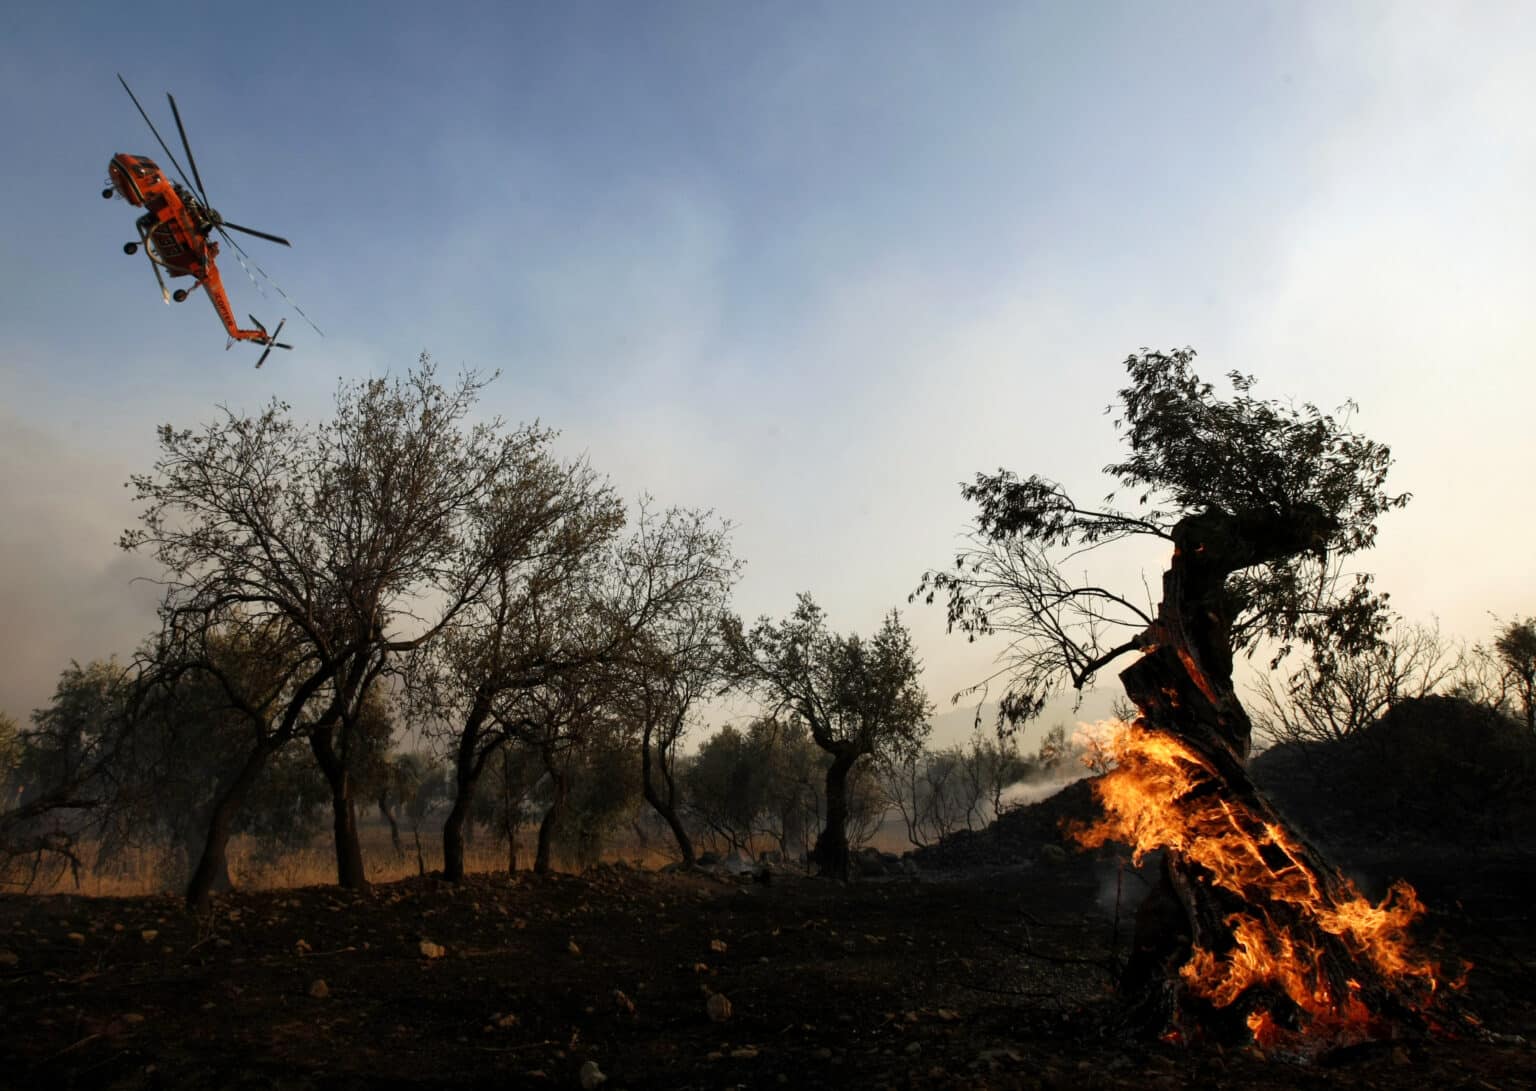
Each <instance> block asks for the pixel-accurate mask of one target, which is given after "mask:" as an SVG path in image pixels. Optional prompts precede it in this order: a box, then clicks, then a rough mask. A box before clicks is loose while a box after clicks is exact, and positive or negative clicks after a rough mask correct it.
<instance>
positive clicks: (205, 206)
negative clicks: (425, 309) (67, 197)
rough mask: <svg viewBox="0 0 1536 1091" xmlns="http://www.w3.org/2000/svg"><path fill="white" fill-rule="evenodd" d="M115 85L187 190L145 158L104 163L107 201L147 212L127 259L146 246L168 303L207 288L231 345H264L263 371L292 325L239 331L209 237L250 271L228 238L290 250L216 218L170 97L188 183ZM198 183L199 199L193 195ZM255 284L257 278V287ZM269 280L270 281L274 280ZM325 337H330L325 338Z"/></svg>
mask: <svg viewBox="0 0 1536 1091" xmlns="http://www.w3.org/2000/svg"><path fill="white" fill-rule="evenodd" d="M117 80H118V82H119V83H121V84H122V85H123V90H124V91H127V92H128V97H129V98H130V99H132V100H133V104H134V106H136V107H138V110H139V116H140V117H142V118H143V119H144V123H145V124H146V125H148V126H149V131H150V132H152V133H154V134H155V139H156V140H158V141H159V142H160V147H161V148H162V149H163V150H164V151H165V154H166V158H168V159H169V160H170V161H171V165H172V166H174V167H175V168H176V173H177V174H179V175H181V181H182V183H185V185H183V184H181V183H178V182H176V181H174V180H172V179H169V178H167V177H166V176H165V175H164V174H163V173H162V172H161V170H160V168H159V166H157V165H156V163H155V161H154V160H153V159H150V158H149V157H148V156H144V155H128V154H126V153H124V152H119V153H117V154H116V155H114V156H113V157H112V161H111V162H110V163H108V164H107V173H108V174H109V175H110V177H111V180H112V184H111V185H110V186H109V187H107V188H106V189H104V190H102V191H101V195H102V196H103V197H105V198H107V199H108V200H110V199H111V198H112V197H113V196H120V197H122V198H123V199H124V200H126V201H127V202H128V203H129V204H131V205H133V206H134V207H135V208H142V209H144V210H145V211H144V214H143V215H142V216H140V217H139V218H138V221H137V223H136V224H135V226H136V227H137V228H138V232H139V241H138V242H130V243H124V244H123V253H125V254H135V253H137V252H138V249H139V247H140V246H143V247H144V253H145V255H146V256H147V257H148V258H149V265H150V268H151V269H153V270H154V273H155V280H156V282H158V283H159V285H160V295H161V297H162V298H163V299H164V300H165V302H167V303H169V302H171V301H172V300H175V301H176V302H177V303H181V302H182V301H184V300H185V299H186V298H187V296H188V295H189V294H190V293H192V292H195V291H196V290H197V289H198V288H202V289H203V291H204V293H205V294H206V295H207V296H208V299H209V301H210V302H211V303H212V304H213V309H214V310H215V311H217V312H218V315H219V319H220V321H222V322H223V323H224V329H225V331H226V332H228V334H229V338H230V343H231V344H233V343H234V342H236V341H254V342H256V343H257V344H258V345H262V346H265V348H264V351H263V352H262V354H261V358H260V359H259V360H257V361H256V366H257V367H260V366H261V365H262V364H264V363H266V362H267V356H268V354H269V353H271V351H272V350H273V349H275V348H279V349H290V348H292V347H293V346H292V345H286V344H284V343H283V342H281V341H279V340H278V339H277V338H278V335H279V334H281V333H282V332H283V325H284V323H285V322H286V321H287V319H283V320H282V321H280V322H278V324H277V329H275V330H273V331H272V332H271V333H268V332H267V327H266V326H264V325H262V324H261V322H260V321H258V320H257V318H256V316H255V315H251V316H250V319H251V323H252V324H253V325H254V326H255V327H256V328H255V329H253V330H245V329H241V328H240V324H239V323H238V322H236V321H235V312H234V309H233V308H231V307H230V305H229V296H228V295H227V294H226V293H225V291H224V282H223V280H222V279H221V278H220V277H219V267H218V264H217V260H216V259H217V258H218V256H219V244H218V242H216V241H215V240H213V239H212V238H210V237H209V236H211V235H212V234H213V233H214V232H218V234H219V236H220V237H221V238H223V240H224V241H225V242H226V243H228V244H229V245H230V246H232V247H233V248H234V250H235V252H236V254H237V255H239V260H240V262H241V264H242V265H245V262H246V259H247V258H249V255H247V254H246V252H245V250H244V248H242V247H241V245H240V244H239V243H238V242H236V241H235V239H234V238H233V237H231V236H230V234H229V233H230V232H231V231H241V232H244V233H245V234H247V235H254V236H255V237H256V238H258V239H266V240H267V241H268V242H275V243H278V244H279V245H282V246H291V245H293V244H292V243H290V242H289V241H288V240H287V239H285V238H282V237H281V236H279V235H269V234H267V232H265V231H257V230H256V229H255V228H251V227H242V226H240V225H239V224H236V223H230V222H229V221H228V220H226V219H224V217H223V216H220V215H219V213H218V211H217V210H216V209H214V208H213V207H212V206H211V205H210V204H209V203H208V193H207V191H206V190H205V189H204V188H203V179H202V176H201V175H200V174H199V173H198V170H197V159H196V158H195V157H194V156H193V155H192V145H191V144H189V143H188V142H187V130H186V129H185V128H184V127H183V126H182V124H181V111H180V110H178V109H177V108H176V99H175V98H174V97H172V96H171V95H169V94H167V95H166V96H165V97H166V98H168V99H170V102H171V114H172V116H174V117H175V119H176V131H177V132H178V133H179V134H180V135H181V146H182V148H183V149H185V151H186V153H187V162H188V163H189V164H190V165H191V167H192V178H191V179H188V178H187V172H186V171H184V170H182V169H181V164H180V163H178V162H177V161H176V156H175V154H174V153H173V152H172V151H171V149H170V148H169V147H168V146H167V145H166V143H165V140H164V139H163V138H162V137H161V136H160V131H159V130H158V129H156V128H155V123H154V122H153V121H150V120H149V115H148V114H147V113H145V112H144V107H143V106H142V105H140V104H139V99H138V96H137V95H135V94H134V93H133V89H132V88H130V87H129V86H128V81H127V80H125V79H123V77H122V76H121V75H119V76H118V77H117ZM194 183H195V190H196V192H194ZM251 265H255V262H254V261H252V262H251ZM162 269H163V270H165V272H166V274H168V275H169V276H170V277H171V278H172V279H175V278H176V277H192V278H193V281H194V283H193V285H192V286H191V287H190V288H178V289H176V290H175V291H174V292H169V291H167V290H166V287H165V278H164V277H163V276H161V272H160V271H161V270H162ZM256 269H257V271H258V272H261V274H262V276H266V273H265V272H264V271H263V270H262V269H261V267H260V266H259V265H257V266H256ZM247 273H249V268H247ZM254 279H255V278H254V277H253V278H252V280H253V281H254ZM267 279H268V280H271V278H270V277H268V278H267ZM272 286H273V287H274V288H277V291H278V293H279V294H280V295H282V296H283V298H284V299H285V300H287V301H288V303H289V305H290V306H292V307H293V309H294V310H295V311H298V313H299V314H300V315H302V316H303V317H304V320H305V321H306V322H309V324H310V326H311V327H312V328H313V329H314V330H315V332H316V333H320V328H319V327H318V326H316V325H315V324H314V323H313V322H311V321H310V320H309V316H308V315H305V314H304V312H303V311H302V310H299V308H298V305H297V304H295V303H294V302H293V300H291V299H288V296H287V293H285V292H283V290H282V288H280V287H278V286H277V283H276V282H275V281H273V282H272ZM259 287H260V286H259V285H258V288H259ZM321 336H322V337H323V336H325V335H324V334H323V333H321Z"/></svg>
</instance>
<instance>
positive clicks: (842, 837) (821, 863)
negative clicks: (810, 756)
mask: <svg viewBox="0 0 1536 1091" xmlns="http://www.w3.org/2000/svg"><path fill="white" fill-rule="evenodd" d="M858 758H859V755H858V754H855V753H851V752H849V751H842V752H840V753H835V754H834V755H833V757H832V764H831V765H829V766H828V767H827V824H826V825H825V826H824V827H823V828H822V831H821V836H819V837H817V838H816V847H815V849H813V850H812V851H811V859H812V860H813V861H814V862H815V864H816V870H817V871H819V872H820V873H821V874H823V875H827V876H830V877H832V878H834V879H846V878H848V774H849V772H851V771H852V769H853V763H854V762H856V761H857V760H858Z"/></svg>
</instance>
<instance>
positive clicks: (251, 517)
mask: <svg viewBox="0 0 1536 1091" xmlns="http://www.w3.org/2000/svg"><path fill="white" fill-rule="evenodd" d="M484 385H485V384H484V381H482V380H481V379H479V378H478V377H476V376H474V375H473V374H467V375H465V376H464V377H463V378H462V379H461V380H460V381H459V383H458V384H457V385H456V386H454V387H445V386H444V385H443V384H441V383H439V382H438V380H437V378H436V374H435V368H434V366H433V364H432V363H431V361H430V359H428V358H427V357H426V356H425V355H423V357H422V359H421V364H420V366H419V368H418V369H416V370H414V371H412V372H410V373H409V374H408V375H406V376H405V377H404V378H397V379H393V380H391V379H370V380H366V381H362V382H358V383H354V384H343V385H342V386H340V387H339V389H338V391H337V394H336V412H335V415H334V417H333V418H332V419H331V420H330V421H328V422H326V423H325V424H322V425H318V426H307V425H302V424H300V423H298V422H296V421H294V420H293V419H292V417H291V416H290V409H289V407H288V406H287V405H286V404H285V403H282V402H276V401H274V402H273V403H272V404H271V405H270V406H269V407H268V408H267V409H265V410H264V411H262V412H261V413H258V414H255V415H249V414H243V413H237V412H235V411H233V410H229V409H225V410H223V411H222V416H221V417H220V419H218V420H216V421H214V422H213V423H211V424H208V425H206V426H204V427H203V428H202V429H200V430H196V431H194V430H178V429H174V428H171V427H170V426H165V427H163V428H162V429H161V430H160V450H161V453H160V457H159V459H158V460H157V462H156V464H155V467H154V470H153V471H152V472H151V473H148V474H142V475H136V476H135V477H134V478H133V479H132V481H131V484H132V485H133V487H134V490H135V495H136V498H137V499H138V500H139V501H140V502H142V503H143V505H144V509H143V512H142V514H141V516H140V526H139V527H138V528H137V529H133V530H129V531H127V532H125V533H124V535H123V545H124V547H125V548H128V549H139V550H143V551H145V552H147V553H149V554H150V555H152V556H153V557H154V558H155V559H156V560H157V561H158V562H159V564H160V566H161V570H162V577H161V579H162V582H163V583H164V585H165V589H166V590H165V595H164V599H163V602H162V606H161V614H162V620H163V627H164V630H165V635H164V637H163V643H164V644H165V645H166V646H168V647H172V648H176V649H178V650H177V657H178V658H179V660H180V661H181V662H182V663H183V664H190V663H199V664H200V669H204V670H208V671H210V672H211V673H213V674H215V675H216V676H219V675H220V672H219V671H218V668H217V666H216V664H212V663H211V662H209V661H208V660H207V657H206V656H203V654H202V653H203V650H204V649H205V648H206V647H207V645H208V642H207V641H206V640H205V639H204V638H203V634H205V633H206V632H208V631H210V630H213V629H217V628H221V627H228V626H229V625H243V626H245V627H246V628H247V629H248V631H250V632H251V633H252V634H255V635H256V636H257V637H259V639H260V640H261V641H263V642H265V644H266V645H268V646H270V647H271V648H273V650H274V652H275V659H276V661H277V662H279V663H281V664H283V665H284V667H283V671H282V674H281V677H280V678H279V679H278V681H277V684H275V685H272V686H266V687H257V689H256V690H254V691H253V690H246V689H242V688H241V686H240V685H239V682H240V680H239V679H237V678H232V677H228V676H221V682H223V683H225V684H226V685H225V688H226V690H227V693H228V696H229V698H230V701H231V704H232V706H233V707H236V708H238V709H240V710H242V711H243V712H244V713H245V714H246V715H248V716H249V717H251V719H252V722H253V724H256V723H260V724H262V725H264V726H262V727H260V728H259V732H260V735H259V739H258V741H257V742H256V743H255V744H254V745H253V746H252V747H251V749H250V750H249V752H248V755H247V760H246V761H245V763H244V764H243V765H242V768H241V770H240V771H239V773H238V774H237V775H236V776H235V778H233V780H232V782H231V783H230V785H229V787H228V788H227V789H226V791H225V793H224V795H223V797H221V799H220V801H219V802H218V804H217V805H216V806H215V808H214V816H213V823H212V831H211V834H210V841H209V849H208V850H207V851H205V853H204V856H205V863H204V864H203V865H200V866H199V869H198V870H197V872H195V873H194V876H193V879H192V881H191V883H190V884H189V890H188V898H189V900H190V901H192V902H194V903H197V902H200V901H201V900H203V899H204V898H206V895H207V890H208V886H209V884H210V882H211V878H212V874H213V872H212V870H211V869H212V868H213V867H215V866H216V863H217V862H216V861H215V860H212V859H209V853H214V854H217V853H222V851H223V842H222V838H224V837H227V832H228V829H229V827H230V823H231V821H232V818H233V814H234V812H235V810H237V809H238V807H239V805H240V802H241V801H242V800H243V799H244V797H245V795H246V793H247V792H248V791H249V789H250V785H251V784H252V783H253V782H254V779H255V777H256V775H257V774H258V773H259V771H260V769H261V766H262V765H263V764H264V763H265V762H266V760H267V759H268V758H269V757H270V756H271V755H272V754H273V753H275V752H276V751H277V750H278V749H281V748H282V747H284V746H286V745H288V744H289V743H290V742H293V741H294V740H296V739H301V738H302V739H304V740H306V741H307V742H308V743H309V746H310V749H311V751H312V752H313V754H314V757H315V760H316V761H317V763H318V764H319V766H320V768H321V770H322V772H323V773H324V774H325V777H326V779H327V781H328V783H329V785H330V788H331V795H332V811H333V829H334V833H335V842H336V854H337V879H338V881H339V882H340V883H341V884H342V885H343V886H350V887H360V886H363V885H365V884H366V879H365V876H364V872H363V860H362V850H361V846H360V844H359V841H358V837H357V816H356V808H355V802H354V786H353V780H352V776H353V769H354V763H353V761H352V758H353V751H354V750H355V749H356V748H357V747H358V746H359V745H361V743H360V740H359V731H360V730H361V727H362V723H363V721H362V717H363V715H364V706H365V702H366V701H367V698H368V694H369V693H370V691H371V690H372V688H373V686H374V685H375V684H376V683H377V682H378V681H379V679H380V678H382V677H383V676H384V674H385V673H386V671H387V670H388V669H389V668H390V667H391V665H392V663H393V662H394V660H395V659H396V657H398V656H400V655H401V654H403V653H405V652H408V651H410V650H412V649H414V648H417V647H419V646H421V645H422V644H424V643H426V642H428V641H430V640H431V639H433V638H434V637H435V636H437V635H438V633H439V632H441V631H442V629H443V628H444V627H445V626H446V625H447V624H448V623H449V622H450V621H451V620H452V619H453V618H454V617H456V616H457V615H458V613H459V612H460V611H461V610H462V609H463V608H464V607H465V605H466V604H467V603H469V602H471V601H473V600H475V598H476V597H477V596H478V595H479V594H480V593H481V592H482V590H483V589H484V587H485V584H486V582H487V580H488V579H489V578H490V577H491V575H492V573H493V571H494V569H493V568H492V567H491V566H490V565H489V564H488V563H487V562H488V559H489V558H490V557H491V556H492V555H493V553H494V547H495V544H496V543H495V542H494V541H493V540H487V538H486V537H485V534H484V531H485V523H484V521H483V520H481V519H480V518H478V516H479V515H480V513H481V512H482V511H483V510H484V509H485V508H486V507H488V506H490V505H492V504H493V503H494V501H495V500H496V498H497V496H498V495H499V494H500V493H501V491H502V490H503V489H504V488H505V487H506V486H507V483H508V481H509V480H515V479H516V477H517V474H518V471H519V468H520V467H521V466H522V465H524V464H525V463H526V462H527V461H528V459H530V458H533V457H537V456H538V454H539V453H540V452H541V451H542V449H543V446H544V444H545V442H546V439H547V433H546V432H544V431H543V430H541V429H538V428H527V427H525V428H520V429H518V430H515V431H511V432H509V431H507V430H506V429H505V428H504V427H503V426H502V424H501V422H500V421H496V420H493V421H490V422H487V423H482V424H477V425H473V426H471V425H470V424H469V423H468V420H469V416H470V414H471V413H472V411H473V410H474V407H475V405H476V402H477V400H478V397H479V394H480V391H481V390H482V388H483V387H484Z"/></svg>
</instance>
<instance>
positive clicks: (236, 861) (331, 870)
mask: <svg viewBox="0 0 1536 1091" xmlns="http://www.w3.org/2000/svg"><path fill="white" fill-rule="evenodd" d="M361 833H362V842H363V863H364V867H365V869H366V872H367V875H368V881H369V882H372V883H387V882H392V881H394V880H397V879H404V878H409V877H411V876H414V875H417V874H420V873H422V872H427V873H430V872H433V871H440V870H441V869H442V866H443V843H442V836H441V833H440V832H439V831H437V830H431V831H427V830H423V831H422V835H421V856H420V859H419V860H418V857H417V853H416V844H415V841H414V839H413V838H412V837H411V835H410V834H409V833H408V832H403V833H402V837H401V843H402V844H401V847H402V848H403V849H404V853H403V855H402V854H397V853H396V852H395V850H394V848H393V846H392V845H391V844H390V839H389V832H388V830H386V829H384V828H383V827H372V826H365V827H364V828H363V830H362V831H361ZM517 853H518V856H517V859H518V864H519V866H520V867H524V868H526V867H529V866H530V865H531V864H532V863H533V854H534V844H533V839H532V837H531V836H528V837H525V838H522V839H520V840H519V842H518V850H517ZM80 856H81V859H82V860H84V861H85V862H86V864H87V866H86V867H84V868H82V869H81V871H80V875H79V881H78V882H76V880H75V877H74V876H72V875H71V874H70V871H69V869H68V868H57V867H54V868H52V869H48V870H44V871H42V872H40V873H39V875H38V877H37V880H36V881H35V882H34V883H33V884H32V885H31V887H30V889H29V890H28V893H31V894H83V895H85V896H87V897H93V898H132V897H141V896H144V895H148V894H163V893H168V892H178V891H179V890H180V887H181V883H182V877H181V867H180V863H179V861H177V860H176V859H175V858H174V857H173V855H172V854H170V853H162V852H154V851H148V850H139V851H136V852H132V853H129V854H126V855H122V856H119V857H118V858H117V859H115V860H114V861H113V862H112V864H111V866H110V867H95V866H91V865H92V864H93V863H94V861H95V857H96V850H95V846H94V845H86V846H84V847H83V848H82V850H81V853H80ZM603 858H604V859H605V860H624V861H626V862H628V863H633V864H639V865H641V866H644V867H653V868H654V867H661V866H662V865H664V864H666V863H668V862H669V861H670V860H671V859H672V857H669V856H667V855H665V854H664V853H660V852H655V851H649V852H647V851H643V850H642V849H641V848H640V846H638V845H636V844H627V843H623V842H620V843H617V844H615V845H614V846H613V847H612V848H611V849H610V850H609V851H608V852H605V853H604V856H603ZM464 865H465V869H466V870H468V871H470V872H478V873H491V872H502V871H505V870H506V867H507V849H506V845H505V844H502V843H497V842H496V841H494V839H492V838H491V837H489V836H488V835H486V834H485V833H483V832H482V833H481V835H480V837H478V838H477V839H476V840H475V841H474V842H472V843H471V844H469V845H467V846H466V847H465V851H464ZM554 866H555V868H556V870H560V871H567V872H576V871H579V870H580V868H579V866H577V864H576V863H575V862H574V861H570V860H565V859H562V858H561V857H560V855H559V854H558V853H557V854H556V855H555V859H554ZM229 873H230V878H231V879H233V880H234V883H235V885H236V886H237V887H239V888H240V889H242V890H282V889H290V888H293V887H304V886H324V885H326V884H329V883H334V882H335V881H336V854H335V850H334V848H333V847H332V841H331V838H330V836H329V835H328V834H327V835H323V836H321V837H317V838H316V839H315V841H314V842H313V843H311V844H310V845H308V846H306V847H305V848H302V849H298V850H293V851H289V852H286V853H284V854H282V855H281V856H278V857H275V858H274V857H272V855H271V853H270V852H263V851H262V850H261V848H260V846H259V845H257V843H256V842H255V841H253V840H252V839H251V838H248V837H237V838H235V839H234V840H232V841H231V842H230V845H229Z"/></svg>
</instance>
